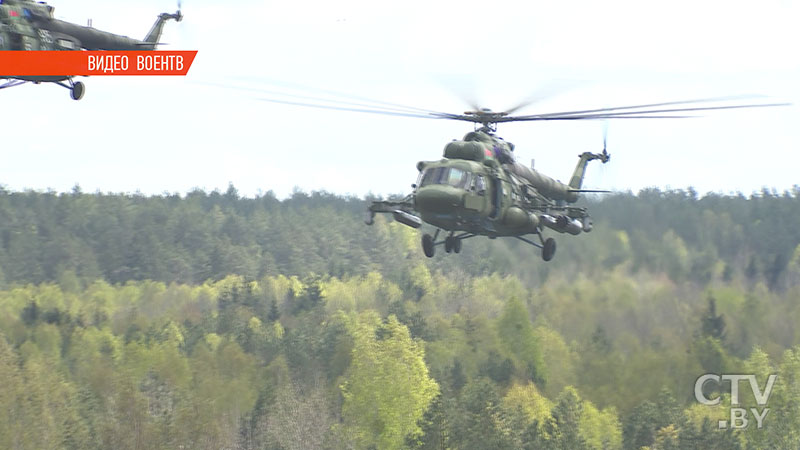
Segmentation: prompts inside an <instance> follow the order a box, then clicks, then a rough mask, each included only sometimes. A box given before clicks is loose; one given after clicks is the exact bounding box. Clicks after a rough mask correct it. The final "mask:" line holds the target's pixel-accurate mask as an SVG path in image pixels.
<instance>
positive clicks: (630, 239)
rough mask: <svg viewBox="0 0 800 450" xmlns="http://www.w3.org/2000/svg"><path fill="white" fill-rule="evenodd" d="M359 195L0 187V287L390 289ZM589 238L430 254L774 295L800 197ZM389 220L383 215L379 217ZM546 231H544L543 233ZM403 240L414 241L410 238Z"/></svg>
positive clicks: (633, 215) (606, 227)
mask: <svg viewBox="0 0 800 450" xmlns="http://www.w3.org/2000/svg"><path fill="white" fill-rule="evenodd" d="M367 204H368V203H367V200H362V199H358V198H353V197H339V196H336V195H332V194H327V193H324V192H315V193H312V194H306V193H303V192H296V193H294V194H293V195H292V196H291V197H290V198H288V199H286V200H282V201H281V200H278V199H276V198H275V196H274V195H272V194H271V193H267V194H265V195H262V196H259V197H256V198H244V197H240V196H239V195H238V193H237V191H236V189H235V188H234V187H233V186H230V187H229V189H228V190H227V191H226V192H224V193H221V192H217V191H214V192H211V193H207V192H204V191H200V190H197V191H193V192H190V193H188V194H186V195H184V196H180V195H177V194H175V195H162V196H149V197H146V196H142V195H123V194H101V193H97V194H86V193H82V192H81V191H80V189H79V188H77V187H76V188H75V189H74V190H73V191H72V192H71V193H61V194H58V193H54V192H35V191H26V192H9V191H7V190H4V189H2V188H0V283H6V284H9V283H42V282H47V281H53V280H58V279H59V277H61V276H63V275H64V274H65V273H66V274H68V275H70V276H71V275H72V274H74V275H76V276H77V277H78V278H79V279H81V280H84V281H92V280H95V279H103V280H106V281H108V282H110V283H124V282H126V281H129V280H156V281H164V282H179V283H194V284H197V283H203V282H204V281H206V280H209V279H213V280H219V279H222V278H224V277H225V276H226V275H228V274H239V275H242V276H246V277H248V278H252V279H256V278H260V277H263V276H266V275H278V274H284V275H288V276H292V275H297V276H305V275H308V274H310V273H316V274H329V275H332V276H337V277H343V276H353V275H364V274H366V273H369V272H371V271H378V272H380V273H382V274H384V275H386V276H389V278H390V279H393V280H395V281H399V280H398V279H397V278H396V276H397V274H398V270H397V261H396V257H395V255H397V254H398V253H399V252H401V251H403V250H404V249H405V246H407V245H416V246H419V243H418V242H413V243H407V242H401V241H398V240H397V239H395V238H394V237H393V236H392V235H390V234H389V233H388V232H387V231H386V230H385V228H386V227H385V223H384V222H381V221H379V222H378V224H377V225H376V226H373V227H368V226H366V225H364V223H363V214H364V212H365V211H366V206H367ZM588 206H589V207H590V212H591V214H592V216H593V217H594V218H595V222H596V227H595V231H593V232H592V233H591V234H588V235H585V236H579V237H577V238H572V237H571V236H555V237H556V238H558V240H559V249H558V253H557V255H556V258H555V261H554V262H553V263H551V264H541V259H540V258H539V253H538V251H536V250H535V249H533V248H532V247H530V246H527V245H525V244H523V243H521V242H519V241H516V240H509V239H498V240H496V241H488V240H487V239H484V238H475V239H472V240H469V241H466V242H465V245H464V252H463V253H462V254H461V255H459V256H458V257H450V258H447V257H437V258H435V259H434V260H432V261H429V262H427V263H426V264H427V265H428V267H429V268H431V269H434V270H442V271H444V272H446V273H454V272H464V273H466V274H468V275H472V276H475V275H485V274H490V273H492V272H495V271H497V272H500V273H505V274H514V275H517V276H518V277H519V278H521V279H523V280H524V281H526V282H530V283H536V282H540V281H543V280H544V279H546V277H547V275H548V274H549V273H550V272H551V270H552V271H556V272H563V271H564V270H574V271H576V272H581V273H593V272H595V271H605V270H611V269H613V268H615V267H617V266H620V265H622V266H627V267H628V268H630V269H631V270H632V271H636V270H641V269H644V270H648V271H651V272H664V273H666V274H667V275H668V276H669V277H670V278H671V279H672V280H673V281H676V282H683V281H686V280H689V281H693V282H696V283H700V284H705V283H708V282H710V281H712V280H723V281H724V282H729V281H731V280H733V279H737V280H745V281H747V282H752V283H755V282H758V281H763V282H765V283H767V285H768V287H769V288H770V289H783V288H785V287H786V286H787V285H788V284H791V283H793V282H795V281H796V280H790V279H787V276H788V274H787V269H788V268H789V265H790V263H791V262H792V260H793V258H795V257H796V256H797V255H798V251H797V249H798V244H800V227H798V225H797V224H799V223H800V188H795V189H794V190H793V191H792V192H784V193H782V194H778V193H776V192H769V191H766V190H765V191H763V192H761V193H759V194H758V195H752V196H750V197H749V198H746V197H744V196H742V195H739V196H720V195H707V196H705V197H702V198H698V196H697V194H696V193H694V192H693V191H692V190H687V191H683V190H677V191H667V192H662V191H658V190H646V191H642V192H640V193H639V194H638V195H633V194H630V193H627V194H625V193H621V194H615V195H610V196H606V197H602V198H600V199H596V200H591V201H590V202H589V203H588ZM390 220H391V219H390ZM551 234H555V233H551ZM414 239H417V238H414Z"/></svg>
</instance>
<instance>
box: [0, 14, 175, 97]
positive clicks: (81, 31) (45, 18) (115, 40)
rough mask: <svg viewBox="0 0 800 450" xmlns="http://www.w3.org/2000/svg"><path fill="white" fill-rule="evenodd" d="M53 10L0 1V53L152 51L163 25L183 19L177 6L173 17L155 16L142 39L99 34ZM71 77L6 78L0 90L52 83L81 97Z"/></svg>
mask: <svg viewBox="0 0 800 450" xmlns="http://www.w3.org/2000/svg"><path fill="white" fill-rule="evenodd" d="M54 9H55V8H53V7H52V6H50V5H48V4H47V3H45V2H34V1H31V0H0V50H81V49H85V50H134V51H135V50H155V49H156V47H157V46H158V45H159V42H158V40H159V39H160V38H161V32H162V30H163V28H164V24H165V23H166V22H167V21H169V20H175V21H177V22H180V21H181V20H182V19H183V14H182V13H181V9H180V3H179V4H178V11H176V12H175V13H174V14H170V13H161V14H159V15H158V18H157V19H156V21H155V23H154V24H153V27H152V28H151V29H150V32H149V33H147V35H146V36H145V37H144V39H143V40H141V41H140V40H138V39H133V38H129V37H127V36H120V35H118V34H113V33H108V32H106V31H100V30H97V29H95V28H92V27H91V24H90V25H89V26H85V27H84V26H81V25H76V24H74V23H70V22H65V21H63V20H58V19H56V18H54V17H53V11H54ZM73 78H74V77H72V76H5V75H0V79H5V80H8V81H7V82H6V83H5V84H2V85H0V89H5V88H10V87H14V86H19V85H21V84H24V83H28V82H32V83H35V84H39V83H55V84H57V85H59V86H63V87H65V88H67V89H69V90H70V95H71V96H72V99H73V100H80V99H81V98H83V94H84V92H85V87H84V85H83V83H82V82H80V81H74V80H73Z"/></svg>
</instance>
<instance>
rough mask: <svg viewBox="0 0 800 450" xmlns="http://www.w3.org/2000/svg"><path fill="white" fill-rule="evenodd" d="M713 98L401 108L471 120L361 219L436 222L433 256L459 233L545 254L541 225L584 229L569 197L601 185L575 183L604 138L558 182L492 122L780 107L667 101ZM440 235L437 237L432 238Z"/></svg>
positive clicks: (581, 210)
mask: <svg viewBox="0 0 800 450" xmlns="http://www.w3.org/2000/svg"><path fill="white" fill-rule="evenodd" d="M719 100H728V99H727V98H726V99H705V100H689V101H680V102H667V103H656V104H649V105H637V106H623V107H614V108H600V109H592V110H583V111H568V112H560V113H551V114H536V115H523V116H512V115H510V112H509V111H506V112H493V111H491V110H489V109H476V110H473V111H467V112H465V113H464V114H448V113H435V112H433V113H426V114H416V113H411V114H409V113H406V112H404V113H402V115H416V116H418V117H428V118H439V119H449V120H460V121H467V122H473V123H475V124H476V127H475V130H474V131H471V132H469V133H467V134H466V135H465V136H464V138H463V139H461V140H453V141H452V142H449V143H447V144H446V145H445V148H444V155H443V158H442V159H440V160H438V161H420V162H419V163H417V170H418V171H419V176H418V179H417V182H416V183H415V184H413V185H412V189H413V192H412V193H411V194H409V195H408V196H406V197H405V198H403V199H402V200H399V201H374V202H372V204H371V205H370V206H369V209H368V212H367V219H366V223H367V224H368V225H372V224H373V221H374V217H375V214H377V213H388V214H392V216H393V217H394V219H395V220H396V221H398V222H400V223H402V224H405V225H408V226H410V227H412V228H420V227H421V226H422V224H423V222H424V223H427V224H429V225H432V226H433V227H435V228H436V231H435V233H434V234H433V235H431V234H428V233H425V234H423V235H422V250H423V252H424V254H425V256H427V257H433V256H434V254H435V249H436V247H437V246H439V245H444V251H445V252H446V253H451V252H453V253H460V252H461V247H462V242H463V241H464V240H465V239H469V238H472V237H475V236H487V237H489V238H490V239H494V238H497V237H514V238H516V239H519V240H520V241H522V242H525V243H528V244H530V245H532V246H534V247H538V248H539V249H541V256H542V259H544V260H545V261H550V260H551V259H553V256H554V255H555V252H556V241H555V239H553V238H552V237H548V238H546V239H545V238H544V231H545V229H549V230H552V231H555V232H557V233H560V234H569V235H573V236H576V235H579V234H581V233H588V232H590V231H592V226H593V225H592V220H591V218H590V216H589V213H588V210H587V208H585V207H579V206H573V205H572V204H574V203H575V202H577V200H578V198H579V195H580V194H582V193H589V192H595V193H604V192H609V191H602V190H586V189H582V184H583V179H584V175H585V173H586V167H587V165H588V163H589V162H590V161H594V160H599V161H600V162H602V163H604V164H605V163H607V162H608V161H609V160H610V159H611V155H610V154H609V153H608V151H607V149H606V142H605V141H606V139H605V137H604V138H603V150H602V152H600V153H591V152H584V153H581V154H580V155H578V158H579V159H578V164H577V165H576V167H575V170H574V171H573V173H572V177H571V178H570V181H569V183H566V184H565V183H562V182H560V181H556V180H554V179H553V178H550V177H548V176H547V175H544V174H542V173H541V172H538V171H536V170H535V169H533V167H530V168H529V167H526V166H525V165H522V164H520V163H518V162H516V161H515V158H514V145H513V144H512V143H510V142H507V141H505V140H503V139H502V138H500V137H499V136H497V135H496V134H495V132H496V130H497V124H499V123H505V122H517V121H553V120H559V121H562V120H603V119H656V118H658V119H668V118H670V119H671V118H685V117H694V116H687V115H682V114H683V113H687V112H694V111H707V110H716V109H734V108H753V107H769V106H785V104H751V105H729V106H706V107H702V106H699V107H683V108H675V107H672V106H673V105H680V104H687V103H698V102H709V101H719ZM514 109H516V108H514ZM382 113H384V114H385V113H386V112H382ZM440 234H445V236H444V237H443V238H442V239H439V236H440ZM528 235H536V237H538V239H536V240H531V239H529V238H528V237H527V236H528Z"/></svg>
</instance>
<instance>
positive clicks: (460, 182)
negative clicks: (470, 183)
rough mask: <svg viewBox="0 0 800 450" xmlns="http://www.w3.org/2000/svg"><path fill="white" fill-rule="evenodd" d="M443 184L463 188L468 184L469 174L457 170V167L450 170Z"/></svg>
mask: <svg viewBox="0 0 800 450" xmlns="http://www.w3.org/2000/svg"><path fill="white" fill-rule="evenodd" d="M443 181H444V183H443V184H449V185H450V186H453V187H457V188H463V187H464V186H465V185H466V184H467V173H466V172H464V171H463V170H461V169H456V168H455V167H451V168H450V172H449V173H447V176H446V178H445V177H443Z"/></svg>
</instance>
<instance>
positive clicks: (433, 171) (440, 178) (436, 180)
mask: <svg viewBox="0 0 800 450" xmlns="http://www.w3.org/2000/svg"><path fill="white" fill-rule="evenodd" d="M471 179H472V177H471V176H470V174H469V172H465V171H463V170H461V169H457V168H455V167H433V168H430V169H427V170H425V172H424V173H423V174H422V180H420V184H419V185H420V186H427V185H429V184H449V185H450V186H453V187H457V188H462V189H466V188H467V186H469V184H470V182H471V181H472V180H471Z"/></svg>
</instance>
